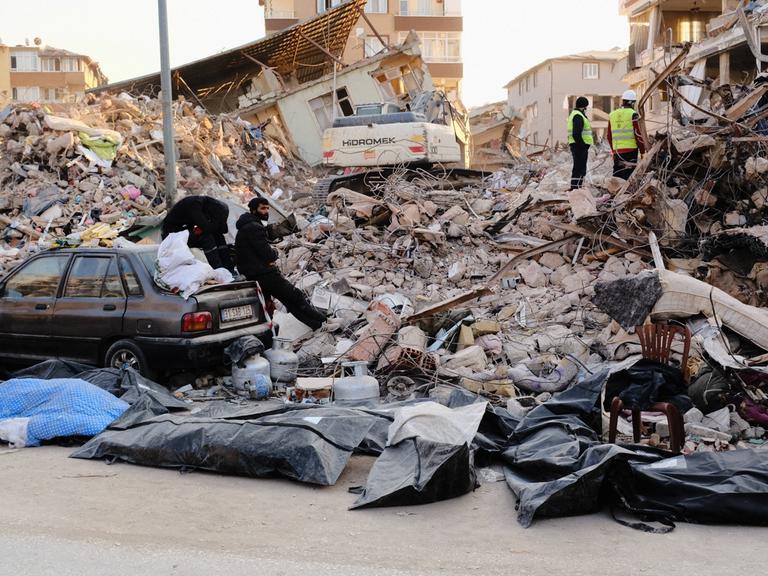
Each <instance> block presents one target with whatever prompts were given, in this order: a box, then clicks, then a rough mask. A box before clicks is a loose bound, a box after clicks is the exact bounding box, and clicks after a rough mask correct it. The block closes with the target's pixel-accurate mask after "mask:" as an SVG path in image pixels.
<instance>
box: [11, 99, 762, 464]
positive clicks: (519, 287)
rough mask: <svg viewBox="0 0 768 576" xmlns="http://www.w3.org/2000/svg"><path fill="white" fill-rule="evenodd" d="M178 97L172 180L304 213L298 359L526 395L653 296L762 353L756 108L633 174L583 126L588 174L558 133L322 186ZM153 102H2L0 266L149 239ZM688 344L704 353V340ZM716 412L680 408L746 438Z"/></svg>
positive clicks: (568, 378) (635, 317)
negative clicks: (488, 159)
mask: <svg viewBox="0 0 768 576" xmlns="http://www.w3.org/2000/svg"><path fill="white" fill-rule="evenodd" d="M673 97H674V94H673ZM737 100H738V98H737ZM713 102H714V100H713ZM713 105H714V104H713ZM174 113H175V114H174V117H175V127H176V133H177V145H178V149H179V162H178V171H179V174H178V182H179V195H185V194H207V195H211V196H215V197H218V198H220V199H223V200H227V201H228V202H230V206H231V207H237V206H238V205H239V206H244V205H245V204H246V203H247V201H248V200H249V199H250V198H252V197H253V196H255V195H264V196H268V197H269V198H271V199H272V200H273V201H274V202H275V203H276V205H278V206H279V207H280V208H281V210H282V211H284V212H285V213H286V214H287V213H291V214H293V215H295V217H296V221H297V222H298V223H299V228H300V229H301V230H302V233H301V234H295V235H289V236H286V237H285V238H283V239H281V240H280V241H279V242H278V243H277V248H278V251H279V253H280V254H281V260H280V262H279V266H280V269H281V271H282V272H283V274H284V275H285V276H286V278H288V279H289V280H290V281H291V282H293V283H294V284H295V285H296V286H298V287H299V289H301V290H303V291H305V292H307V293H308V294H311V302H312V304H313V305H314V306H315V307H317V308H319V309H321V310H323V311H324V312H326V313H327V314H328V316H329V318H328V322H327V323H326V325H325V327H324V328H322V329H321V330H320V331H318V332H316V333H312V332H311V331H308V330H306V329H305V327H303V326H300V325H297V324H296V323H295V322H292V321H291V320H290V319H287V317H286V316H285V315H284V314H283V313H282V311H281V310H278V312H277V315H276V318H277V319H278V325H283V324H284V325H285V333H283V330H282V328H281V331H280V336H282V337H286V338H288V339H289V340H291V341H292V342H293V345H294V348H295V349H296V351H297V354H298V356H299V362H300V367H299V371H300V374H301V375H302V376H310V375H311V376H312V377H317V378H324V379H327V378H332V377H334V376H338V374H339V370H340V364H341V363H343V362H348V361H364V362H367V363H368V367H369V369H370V370H371V375H372V376H374V377H376V378H378V379H382V378H389V377H390V376H391V377H393V378H398V377H406V376H405V374H407V377H408V378H410V379H411V380H413V382H414V385H413V387H408V389H407V392H408V394H411V393H413V390H414V389H421V388H420V387H421V386H422V384H424V383H425V382H432V383H434V382H438V381H440V382H444V381H448V382H450V383H451V384H453V385H458V386H463V387H464V388H467V389H469V390H470V391H473V392H475V393H477V394H479V395H481V396H483V397H484V398H486V399H488V400H490V401H492V402H493V403H495V404H504V405H506V406H508V407H511V408H510V410H511V411H514V412H515V413H521V412H522V411H523V410H526V409H528V408H530V407H531V406H533V405H534V404H535V402H534V403H533V404H526V403H525V402H524V401H523V400H522V399H523V398H527V397H529V395H531V394H533V395H536V394H541V393H553V392H557V391H559V390H563V389H566V388H567V387H568V386H569V385H571V384H573V383H574V382H577V381H580V380H581V379H582V378H584V376H585V375H586V374H587V373H588V372H587V371H588V370H590V371H593V370H595V369H597V368H598V367H600V366H603V365H605V364H606V363H612V362H617V361H620V360H624V359H628V360H627V361H631V360H632V358H634V357H637V354H639V344H638V340H637V337H636V336H635V335H633V334H632V333H631V332H632V330H633V328H634V327H635V326H637V325H639V324H642V323H643V322H645V321H646V320H647V319H648V318H651V319H653V320H654V321H669V320H672V319H680V320H683V321H685V320H688V319H690V318H691V317H692V316H695V315H704V316H706V317H708V318H709V319H710V322H709V324H710V325H713V326H715V328H716V329H717V330H718V332H717V333H718V334H720V333H723V332H724V331H726V330H727V331H728V333H729V334H734V333H735V334H737V335H738V337H739V338H738V340H739V341H740V342H741V343H742V344H745V345H747V346H748V351H746V352H744V354H747V355H748V356H749V358H748V357H747V356H743V357H742V356H740V357H739V358H741V360H740V362H741V364H739V367H740V369H747V368H751V369H753V370H755V369H757V371H758V372H759V370H760V367H761V366H762V365H764V364H765V363H768V356H765V357H762V356H763V355H764V354H765V351H766V350H768V315H766V314H765V313H764V311H763V310H761V309H760V308H761V307H764V306H765V305H768V240H766V239H767V238H768V234H766V233H765V230H764V228H765V227H764V226H762V222H763V220H764V219H765V214H764V210H766V209H768V207H767V206H766V204H767V203H766V201H765V198H766V188H767V184H768V183H767V182H766V181H765V180H766V178H768V169H765V162H763V161H762V160H764V159H763V158H762V156H761V154H759V152H760V146H761V143H760V141H754V142H753V141H751V140H749V139H745V137H744V136H743V130H744V129H745V126H749V125H754V124H750V122H751V120H749V119H745V117H739V118H736V119H735V120H734V121H737V122H739V123H738V124H733V122H730V121H729V122H726V121H725V120H723V119H721V118H720V117H722V118H724V116H722V114H720V112H718V113H717V114H718V116H712V117H711V118H710V119H709V120H707V121H706V123H702V124H698V123H686V124H685V125H683V123H680V122H678V120H676V119H675V118H674V117H673V119H672V120H671V122H672V124H671V125H670V126H668V127H667V128H665V129H663V130H660V131H659V133H658V134H653V135H651V136H652V138H653V139H654V140H656V144H655V145H653V146H652V147H651V149H650V150H649V151H648V153H647V154H646V155H645V156H644V158H643V160H642V161H641V162H640V164H639V165H638V167H637V169H636V170H635V173H634V174H633V176H632V177H631V178H630V180H628V181H625V180H621V179H618V178H614V177H613V176H612V174H611V164H612V162H611V159H610V152H609V151H608V150H606V149H605V147H604V146H601V145H599V144H598V145H597V146H595V150H594V159H593V161H592V162H591V166H592V168H591V172H590V175H589V176H590V177H589V178H588V180H587V181H588V184H587V185H585V186H584V188H582V189H581V190H577V191H573V192H571V193H570V194H569V193H568V192H567V188H568V183H569V181H570V170H571V156H570V154H569V152H568V151H566V150H545V151H542V152H541V153H538V154H536V155H535V156H534V157H530V158H526V157H521V158H519V159H515V160H513V161H506V160H505V162H504V164H503V165H504V168H503V169H501V170H499V171H498V172H496V173H494V174H492V175H483V174H480V173H476V174H471V173H470V174H469V175H466V174H463V175H462V176H461V177H460V178H459V179H457V178H456V177H455V176H452V175H451V174H450V173H449V171H446V172H445V174H439V173H437V172H430V171H424V170H416V169H409V168H408V167H396V168H394V169H392V170H391V171H388V172H387V173H386V174H384V175H382V176H381V177H376V178H370V179H369V178H366V177H365V176H364V175H363V176H361V177H360V180H359V182H354V181H352V182H351V183H347V184H345V187H339V188H337V189H333V190H332V191H331V192H330V193H319V192H318V190H319V188H318V187H317V186H316V184H317V183H318V181H319V180H320V179H321V178H322V177H323V176H326V174H325V173H323V171H322V170H321V169H315V170H311V169H310V168H308V167H307V166H306V165H305V164H303V163H302V162H301V161H298V160H296V159H295V158H294V157H293V156H292V153H291V151H290V149H289V148H287V147H285V146H284V145H282V144H281V143H280V142H278V141H277V140H272V139H270V138H269V137H268V136H267V135H266V133H262V134H261V135H260V136H259V137H258V138H253V137H252V136H251V131H250V130H248V128H249V126H248V124H247V123H245V122H243V121H242V120H240V119H237V118H233V117H230V116H216V115H211V114H208V113H207V112H206V111H205V110H204V109H202V108H201V107H197V106H194V105H192V104H190V103H189V102H186V101H184V100H183V99H179V100H178V101H177V102H176V103H175V104H174ZM746 115H747V111H745V112H744V116H746ZM160 119H161V114H160V105H159V102H158V101H156V100H153V99H149V98H146V97H141V98H132V97H130V96H127V95H120V96H117V97H109V96H101V97H99V98H93V97H92V98H91V99H90V100H88V102H86V103H83V104H79V105H68V106H57V107H56V108H55V109H51V110H48V109H46V108H41V107H39V106H37V105H16V106H14V107H13V108H12V110H11V112H10V114H9V115H8V116H7V117H6V118H5V119H4V121H3V122H2V123H0V146H1V147H2V150H3V155H2V156H1V157H0V268H2V269H8V268H9V267H10V266H12V265H14V264H15V263H17V262H19V261H21V260H22V259H23V258H25V257H27V256H28V255H29V254H30V253H32V252H35V251H37V250H40V249H41V248H43V247H46V246H57V245H59V246H61V245H85V246H88V245H97V244H103V245H109V244H110V243H112V242H114V241H115V240H116V239H117V238H123V237H125V238H129V239H130V240H133V241H141V242H150V241H151V232H152V229H153V227H156V226H157V224H158V223H159V221H160V220H161V218H162V216H163V214H164V212H165V208H166V198H165V190H164V185H163V183H164V174H163V157H162V140H161V138H160V134H159V127H160V125H161V122H160ZM737 128H738V130H739V132H737V133H736V132H734V131H735V130H737ZM246 134H247V135H248V137H247V138H246V137H245V135H246ZM702 136H703V137H702ZM667 144H669V145H667ZM662 150H663V153H662ZM713 173H717V174H718V177H717V178H716V179H713V178H712V177H711V175H712V174H713ZM350 175H351V174H347V175H345V176H344V177H345V178H347V176H350ZM750 175H751V176H750ZM734 213H735V214H736V215H737V216H738V218H736V217H735V216H733V214H734ZM576 222H578V223H576ZM651 232H652V233H654V235H655V237H657V238H659V241H658V242H657V243H653V246H652V250H649V248H648V245H649V241H648V238H649V233H651ZM147 236H150V239H146V237H147ZM652 268H657V270H656V271H655V272H654V271H651V270H650V269H652ZM666 268H669V269H666ZM697 338H699V336H697ZM720 340H722V339H719V340H718V339H714V338H711V339H709V340H707V341H706V346H707V347H708V349H712V346H714V344H713V343H716V342H718V341H720ZM694 344H695V345H694V346H693V347H692V350H691V361H692V362H701V357H702V354H703V350H704V348H705V346H704V344H701V345H699V341H698V340H696V341H695V343H694ZM731 353H734V352H733V350H730V351H728V350H726V351H724V352H723V353H722V354H721V355H720V356H718V358H719V359H720V358H730V356H731ZM734 354H735V353H734ZM753 361H754V364H752V366H750V363H752V362H753ZM692 375H693V376H694V377H695V375H696V372H692ZM380 382H381V384H382V390H387V387H386V386H385V385H384V384H385V382H386V380H380ZM321 383H322V384H323V385H322V386H318V387H317V388H313V386H312V384H314V383H313V382H309V381H304V380H301V379H300V385H297V387H296V390H295V391H294V392H293V394H294V396H293V397H294V399H298V401H303V402H306V401H318V402H319V401H323V402H325V401H327V398H328V394H327V388H328V387H327V382H326V381H325V380H324V381H322V382H321ZM744 387H745V385H743V384H742V383H739V382H734V383H733V387H732V391H731V392H729V395H728V398H727V399H728V400H729V402H731V403H733V404H735V405H739V402H741V401H742V400H743V394H744V391H743V388H744ZM763 388H768V386H766V385H763V384H761V383H752V384H749V385H748V386H747V387H746V389H747V390H749V391H750V394H751V395H748V399H749V400H750V401H751V402H753V403H755V404H761V405H762V404H764V403H765V402H766V401H767V400H768V393H765V397H763V396H761V395H760V393H759V392H756V391H757V390H762V389H763ZM393 389H395V388H394V387H393ZM737 395H741V396H738V398H737ZM502 398H503V400H502ZM509 398H516V399H520V400H519V402H511V401H510V402H508V399H509ZM531 398H532V397H531ZM707 412H711V410H707ZM732 415H733V412H732V411H731V413H730V415H729V416H731V417H732ZM720 416H721V418H719V419H717V421H716V422H717V425H715V424H714V423H712V422H709V421H706V422H704V423H702V422H701V421H699V422H690V423H689V424H690V425H694V424H695V425H697V426H700V427H703V428H701V429H700V428H696V429H693V428H690V427H689V428H690V429H689V432H690V433H689V440H690V438H691V437H693V436H694V435H697V436H696V437H697V438H706V439H710V438H711V439H713V441H715V442H720V441H725V440H724V438H725V436H726V435H727V436H728V438H729V439H730V438H731V436H733V437H739V438H741V440H742V441H746V440H747V438H746V436H745V435H746V434H752V435H754V434H757V432H759V430H755V429H757V428H758V427H760V426H761V425H762V424H761V422H759V421H750V420H749V419H748V418H746V417H745V418H744V421H745V422H746V423H747V425H748V426H747V428H739V430H738V434H733V430H732V427H733V425H734V422H733V421H732V420H731V421H729V422H728V427H727V430H726V429H725V428H724V424H725V421H724V420H723V418H722V416H723V415H722V414H721V415H720ZM742 416H743V415H742ZM764 427H765V426H763V428H764ZM662 428H663V426H662ZM630 430H631V429H630ZM710 430H713V431H714V432H715V433H710V432H709V431H710ZM663 432H664V430H663V429H662V430H660V431H658V432H657V434H658V435H659V439H660V440H659V441H660V442H661V444H660V445H662V446H663V445H664V442H665V438H667V436H666V435H665V434H663ZM694 433H695V434H694ZM699 433H701V434H699ZM748 440H749V441H750V442H755V441H757V439H756V438H749V439H748ZM725 443H726V444H728V442H727V441H725ZM700 445H702V442H698V441H696V442H694V448H693V449H694V450H695V449H697V448H698V446H700Z"/></svg>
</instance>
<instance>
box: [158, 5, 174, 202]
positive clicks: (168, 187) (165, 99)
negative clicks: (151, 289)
mask: <svg viewBox="0 0 768 576" xmlns="http://www.w3.org/2000/svg"><path fill="white" fill-rule="evenodd" d="M157 17H158V26H159V28H160V89H161V90H162V104H163V157H164V158H165V203H166V206H167V207H168V208H170V207H171V206H172V205H173V201H174V200H175V198H176V146H175V145H174V140H173V111H172V110H171V99H172V98H173V93H172V92H173V88H172V87H171V63H170V58H169V56H168V9H167V6H166V0H157Z"/></svg>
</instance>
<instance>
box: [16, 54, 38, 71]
mask: <svg viewBox="0 0 768 576" xmlns="http://www.w3.org/2000/svg"><path fill="white" fill-rule="evenodd" d="M11 70H13V71H15V72H38V71H39V70H40V63H39V60H38V58H37V53H36V52H16V53H15V54H11Z"/></svg>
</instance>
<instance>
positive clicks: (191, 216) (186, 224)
mask: <svg viewBox="0 0 768 576" xmlns="http://www.w3.org/2000/svg"><path fill="white" fill-rule="evenodd" d="M228 217H229V208H228V207H227V205H226V204H224V202H221V201H219V200H216V199H215V198H211V197H209V196H187V197H186V198H182V199H181V200H179V201H178V202H176V204H174V205H173V207H172V208H171V209H170V211H169V212H168V215H167V216H166V217H165V220H164V221H163V229H162V237H163V239H165V237H166V236H168V234H171V233H173V232H181V231H182V230H189V240H187V245H188V246H189V247H190V248H200V249H201V250H202V251H203V252H205V257H206V258H207V259H208V263H209V264H210V265H211V266H212V267H213V268H226V269H227V270H229V271H230V272H234V270H235V267H234V265H233V264H232V259H231V258H230V256H229V247H228V246H227V241H226V239H225V238H224V234H226V233H227V218H228Z"/></svg>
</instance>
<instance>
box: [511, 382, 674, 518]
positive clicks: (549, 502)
mask: <svg viewBox="0 0 768 576" xmlns="http://www.w3.org/2000/svg"><path fill="white" fill-rule="evenodd" d="M607 378H608V371H607V370H603V371H601V372H600V373H598V374H594V375H592V376H590V377H589V378H587V379H585V380H583V381H581V382H578V383H577V384H575V385H573V386H572V387H571V388H569V389H568V390H565V391H563V392H560V393H559V394H556V395H555V396H553V397H552V399H551V400H549V401H548V402H546V403H545V404H542V405H541V406H538V407H536V408H534V409H533V410H531V411H530V412H529V413H528V414H527V415H526V416H525V417H524V418H523V419H522V420H521V421H520V423H519V424H518V426H517V427H516V428H515V431H514V433H513V436H512V439H511V445H510V446H509V447H508V448H507V449H506V450H505V451H504V452H503V453H502V460H503V461H504V462H505V477H506V480H507V484H508V486H509V487H510V488H511V489H512V491H513V492H514V493H515V495H516V497H517V499H518V510H519V512H518V522H519V523H520V524H521V525H522V526H524V527H528V526H530V525H531V524H532V523H533V520H534V519H535V518H541V517H557V516H571V515H576V514H586V513H589V512H594V511H595V510H597V509H599V508H600V506H601V505H602V504H603V500H602V499H601V493H602V489H603V484H604V481H605V478H606V475H607V473H608V472H609V464H610V463H611V461H612V460H613V459H615V458H617V457H620V458H634V459H639V460H642V461H647V462H653V461H656V460H659V459H661V458H663V454H662V453H661V452H660V451H657V450H652V449H647V451H646V450H642V449H641V448H639V447H638V448H637V451H632V450H629V449H626V448H623V447H620V446H618V445H615V444H603V443H601V442H600V440H599V438H598V434H597V432H595V429H594V428H593V425H594V423H595V422H598V421H599V418H600V410H599V406H598V401H599V398H600V393H601V391H602V389H603V386H604V385H605V383H606V381H607Z"/></svg>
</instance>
